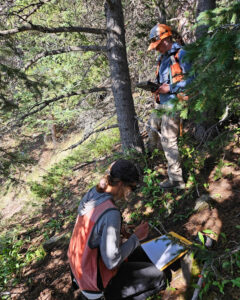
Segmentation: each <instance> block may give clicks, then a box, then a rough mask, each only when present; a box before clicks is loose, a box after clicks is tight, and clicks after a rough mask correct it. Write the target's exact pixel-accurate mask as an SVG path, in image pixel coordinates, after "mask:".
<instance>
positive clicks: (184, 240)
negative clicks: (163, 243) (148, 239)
mask: <svg viewBox="0 0 240 300" xmlns="http://www.w3.org/2000/svg"><path fill="white" fill-rule="evenodd" d="M168 234H170V235H171V236H173V237H175V238H177V239H179V240H180V241H182V242H183V243H184V244H186V245H192V242H190V241H189V240H187V239H186V238H185V237H183V236H181V235H179V234H177V233H176V232H173V231H170V232H169V233H168Z"/></svg>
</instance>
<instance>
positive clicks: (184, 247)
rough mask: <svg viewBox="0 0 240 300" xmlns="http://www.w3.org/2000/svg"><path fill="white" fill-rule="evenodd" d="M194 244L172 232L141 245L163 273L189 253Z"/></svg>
mask: <svg viewBox="0 0 240 300" xmlns="http://www.w3.org/2000/svg"><path fill="white" fill-rule="evenodd" d="M191 244H192V242H190V241H189V240H187V239H186V238H184V237H182V236H181V235H179V234H177V233H175V232H173V231H171V232H169V233H168V234H166V235H162V236H160V237H157V238H154V239H152V240H150V241H147V242H144V243H143V244H141V247H142V249H143V250H144V252H145V253H146V255H147V256H148V258H149V259H150V260H151V261H152V263H153V264H154V265H155V266H156V267H157V268H158V269H159V270H160V271H163V270H164V269H166V268H167V267H168V266H170V265H171V264H172V263H174V262H175V261H176V260H178V259H179V258H180V257H182V256H183V255H184V254H186V253H187V252H188V250H189V249H188V248H189V246H190V245H191Z"/></svg>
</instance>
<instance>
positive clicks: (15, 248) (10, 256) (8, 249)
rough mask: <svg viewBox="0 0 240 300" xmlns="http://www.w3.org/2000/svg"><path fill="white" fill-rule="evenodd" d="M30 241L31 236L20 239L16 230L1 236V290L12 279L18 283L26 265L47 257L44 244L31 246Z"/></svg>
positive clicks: (14, 282) (12, 281) (14, 283)
mask: <svg viewBox="0 0 240 300" xmlns="http://www.w3.org/2000/svg"><path fill="white" fill-rule="evenodd" d="M30 243H31V240H30V237H26V238H25V239H20V238H19V237H18V232H16V231H14V232H11V233H6V234H2V235H1V236H0V292H1V291H3V290H4V289H5V288H6V287H7V285H8V283H9V281H10V280H11V284H12V285H13V286H14V285H16V284H17V283H18V280H19V275H20V273H21V270H22V268H23V267H24V266H26V265H27V264H29V263H30V262H32V261H33V260H41V259H43V258H44V257H45V255H46V253H45V251H44V250H43V248H42V246H40V247H34V246H30ZM26 247H27V249H26Z"/></svg>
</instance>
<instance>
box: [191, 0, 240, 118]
mask: <svg viewBox="0 0 240 300" xmlns="http://www.w3.org/2000/svg"><path fill="white" fill-rule="evenodd" d="M239 12H240V4H239V1H233V2H232V3H230V4H229V5H228V6H224V7H220V8H217V9H215V10H211V11H206V12H203V13H202V14H201V15H200V16H199V23H198V25H207V26H209V30H208V34H204V36H202V37H201V38H200V39H199V40H197V41H196V42H195V43H193V44H191V45H189V46H187V47H186V49H187V51H188V53H189V59H190V61H192V71H191V75H194V76H195V79H194V81H193V83H192V88H191V92H190V94H191V93H192V97H191V100H190V102H189V104H190V107H189V113H190V115H189V116H190V117H191V118H193V119H194V120H197V121H202V120H204V119H205V120H206V119H207V121H208V122H210V123H211V120H216V119H220V118H221V116H222V115H223V112H224V110H225V107H226V106H227V105H228V106H229V107H230V108H231V109H233V107H236V106H238V111H239V101H238V95H239V81H240V77H239V67H240V59H239V49H240V43H239V24H237V19H235V18H233V16H234V15H239ZM235 22H236V23H235ZM238 111H237V110H235V109H234V113H236V114H238ZM203 112H207V113H204V114H203Z"/></svg>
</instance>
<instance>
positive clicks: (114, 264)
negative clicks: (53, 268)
mask: <svg viewBox="0 0 240 300" xmlns="http://www.w3.org/2000/svg"><path fill="white" fill-rule="evenodd" d="M138 180H139V174H138V171H137V169H136V167H135V165H134V164H132V163H131V162H130V161H128V160H124V159H119V160H117V161H116V162H115V163H114V164H113V165H112V166H111V168H110V172H109V174H108V175H106V176H105V177H104V178H103V179H102V180H101V181H100V183H99V184H98V185H97V186H96V187H94V188H92V189H90V190H89V191H88V192H87V194H86V195H85V196H84V197H83V199H82V201H81V202H80V205H79V208H78V216H77V220H76V224H75V227H74V230H73V234H72V237H71V241H70V245H69V249H68V258H69V263H70V267H71V271H72V273H73V277H74V280H75V282H76V283H77V285H78V287H79V288H80V289H81V292H82V294H83V295H84V296H85V297H86V298H87V299H101V297H102V295H104V297H105V298H104V299H106V300H113V299H114V300H117V299H136V300H140V299H142V300H144V299H146V298H147V297H148V296H151V295H154V294H155V293H157V292H159V291H160V290H162V289H164V288H165V274H164V273H163V272H161V271H159V270H158V269H157V268H156V267H155V265H153V264H152V263H151V262H150V261H149V260H148V259H147V258H146V257H144V256H143V255H140V256H139V253H140V249H139V248H140V247H139V245H140V241H141V240H143V239H145V238H146V237H147V236H148V223H147V222H144V223H141V224H140V225H139V226H137V227H136V228H135V230H134V233H133V234H132V235H130V237H129V238H128V239H127V240H126V241H125V242H123V241H122V240H121V220H122V217H121V213H120V211H119V210H118V208H117V206H116V204H115V201H116V200H118V199H120V198H125V199H126V197H127V195H128V194H129V193H130V192H131V191H132V190H134V189H135V188H136V184H137V182H138ZM123 233H124V232H123Z"/></svg>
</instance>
